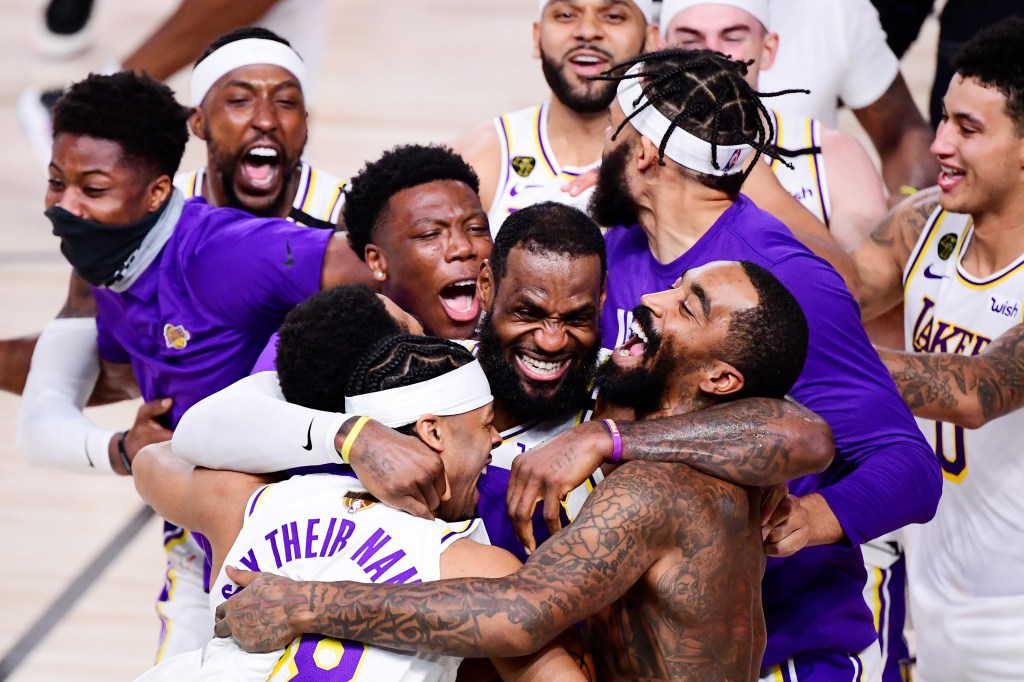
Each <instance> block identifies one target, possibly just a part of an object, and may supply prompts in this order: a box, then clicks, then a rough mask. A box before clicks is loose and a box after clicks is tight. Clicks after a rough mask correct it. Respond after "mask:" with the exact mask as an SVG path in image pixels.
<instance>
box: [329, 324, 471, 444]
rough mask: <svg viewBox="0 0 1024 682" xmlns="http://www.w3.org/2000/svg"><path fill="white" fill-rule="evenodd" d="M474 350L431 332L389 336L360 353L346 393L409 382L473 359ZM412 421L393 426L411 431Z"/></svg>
mask: <svg viewBox="0 0 1024 682" xmlns="http://www.w3.org/2000/svg"><path fill="white" fill-rule="evenodd" d="M473 359H474V358H473V354H472V353H470V352H469V351H468V350H466V348H464V347H463V346H460V345H459V344H457V343H453V342H451V341H446V340H445V339H439V338H436V337H433V336H412V335H409V334H403V335H401V336H392V337H390V338H387V339H385V340H384V341H383V342H381V343H379V344H377V345H375V346H374V347H373V348H371V349H370V350H369V351H367V353H366V354H365V355H364V356H363V358H362V359H361V360H360V361H359V364H358V365H357V366H356V368H355V370H354V371H353V372H352V377H351V378H350V379H349V382H348V395H362V394H363V393H376V392H377V391H386V390H387V389H389V388H398V387H400V386H411V385H412V384H418V383H420V382H423V381H427V380H429V379H433V378H435V377H439V376H441V375H442V374H447V373H448V372H451V371H452V370H456V369H458V368H459V367H462V366H463V365H468V364H469V363H471V362H473ZM412 426H413V425H412V424H403V425H401V426H399V427H397V429H396V430H398V431H400V432H402V433H405V434H406V435H412Z"/></svg>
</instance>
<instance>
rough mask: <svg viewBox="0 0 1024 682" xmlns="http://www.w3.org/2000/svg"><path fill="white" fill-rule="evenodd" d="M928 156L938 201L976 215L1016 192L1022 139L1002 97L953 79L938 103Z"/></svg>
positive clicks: (1023, 159) (970, 80) (974, 82)
mask: <svg viewBox="0 0 1024 682" xmlns="http://www.w3.org/2000/svg"><path fill="white" fill-rule="evenodd" d="M931 151H932V154H934V155H935V158H937V159H938V160H939V164H940V166H941V172H940V173H939V178H938V185H939V188H940V189H941V190H942V194H941V196H940V199H939V203H940V204H941V205H942V207H943V208H944V209H946V210H947V211H952V212H954V213H971V214H975V215H977V214H978V213H982V212H985V211H990V210H993V209H996V210H997V209H998V207H999V206H1000V205H1001V204H1002V203H1003V202H1004V201H1006V200H1007V199H1010V198H1012V197H1015V196H1016V195H1017V193H1018V192H1019V191H1020V189H1019V188H1020V184H1021V179H1022V162H1024V139H1022V138H1021V136H1020V135H1019V134H1018V133H1017V130H1016V129H1015V127H1014V124H1013V120H1012V119H1011V118H1010V117H1009V115H1008V114H1007V112H1006V97H1005V96H1004V95H1003V94H1002V93H1001V92H999V90H998V89H996V88H994V87H987V86H985V85H982V84H981V83H980V82H979V81H977V80H976V79H974V78H966V79H965V78H963V77H962V76H960V75H956V76H954V77H953V80H952V81H951V82H950V84H949V90H948V91H947V92H946V97H945V99H944V100H943V116H942V122H941V123H940V124H939V128H938V130H937V131H936V132H935V141H934V142H933V143H932V147H931Z"/></svg>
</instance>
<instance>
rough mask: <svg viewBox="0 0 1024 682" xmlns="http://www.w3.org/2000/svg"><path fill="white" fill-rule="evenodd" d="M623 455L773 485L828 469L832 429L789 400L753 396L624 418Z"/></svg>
mask: <svg viewBox="0 0 1024 682" xmlns="http://www.w3.org/2000/svg"><path fill="white" fill-rule="evenodd" d="M619 429H620V430H621V431H622V442H623V459H624V460H645V461H657V462H676V463H681V464H688V465H689V466H692V467H693V468H695V469H697V470H698V471H702V472H703V473H706V474H708V475H710V476H715V477H716V478H721V479H723V480H726V481H729V482H731V483H736V484H738V485H750V486H770V485H775V484H776V483H785V482H787V481H791V480H793V479H794V478H798V477H800V476H804V475H806V474H811V473H816V472H819V471H822V470H823V469H825V468H826V467H827V466H828V465H829V463H830V462H831V461H832V455H833V446H832V431H831V430H830V429H829V427H828V425H827V424H826V423H825V422H824V420H822V419H821V418H820V417H818V416H817V415H815V414H814V413H813V412H811V411H810V410H807V409H806V408H804V407H801V406H800V405H797V404H795V403H791V402H788V401H784V400H771V399H769V398H749V399H745V400H737V401H735V402H732V403H727V404H724V405H719V406H716V407H712V408H709V409H706V410H700V411H698V412H691V413H688V414H682V415H676V416H672V417H662V418H660V419H651V420H646V421H638V422H620V423H619Z"/></svg>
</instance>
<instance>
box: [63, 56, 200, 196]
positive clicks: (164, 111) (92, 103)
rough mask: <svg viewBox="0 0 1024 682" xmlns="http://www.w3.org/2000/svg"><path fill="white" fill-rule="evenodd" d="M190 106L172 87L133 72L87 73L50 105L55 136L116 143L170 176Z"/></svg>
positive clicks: (128, 154)
mask: <svg viewBox="0 0 1024 682" xmlns="http://www.w3.org/2000/svg"><path fill="white" fill-rule="evenodd" d="M188 113H189V110H188V109H187V108H185V107H183V106H181V105H180V104H178V102H177V100H175V99H174V91H172V90H171V89H170V88H168V87H167V86H166V85H164V84H163V83H158V82H157V81H155V80H153V79H152V78H150V77H149V76H146V75H144V74H142V75H140V74H136V73H134V72H133V71H120V72H118V73H114V74H110V75H100V74H95V73H94V74H90V75H89V76H88V77H87V78H85V79H84V80H80V81H78V82H77V83H75V84H73V85H72V86H71V87H70V88H68V90H67V92H65V93H64V94H63V95H62V96H61V98H60V99H59V100H57V104H56V106H55V107H54V109H53V135H54V137H56V136H57V135H60V134H62V133H67V134H69V135H85V136H88V137H95V138H97V139H100V140H110V141H111V142H116V143H117V144H119V145H120V146H121V148H122V149H123V150H124V155H125V158H126V159H127V160H129V161H134V162H141V163H142V164H145V165H149V166H152V167H153V168H155V169H156V170H157V171H158V172H159V173H160V174H162V175H168V176H170V177H173V176H174V174H175V173H176V172H177V170H178V166H179V165H180V164H181V157H182V155H183V154H184V153H185V144H186V143H187V142H188V125H187V121H188Z"/></svg>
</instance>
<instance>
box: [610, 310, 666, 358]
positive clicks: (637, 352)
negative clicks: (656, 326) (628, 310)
mask: <svg viewBox="0 0 1024 682" xmlns="http://www.w3.org/2000/svg"><path fill="white" fill-rule="evenodd" d="M629 330H630V331H631V332H633V335H632V336H630V337H629V338H628V339H627V340H626V342H625V343H624V344H622V345H621V346H619V347H618V348H616V349H615V351H614V352H613V353H612V359H613V360H614V361H615V362H616V363H622V362H625V363H627V364H633V363H640V362H643V361H644V359H645V358H646V356H647V349H648V345H649V344H650V339H649V337H648V333H647V332H646V331H644V328H643V325H642V324H640V322H638V321H637V320H633V323H632V324H631V325H629ZM654 345H657V344H654Z"/></svg>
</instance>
